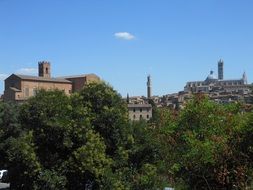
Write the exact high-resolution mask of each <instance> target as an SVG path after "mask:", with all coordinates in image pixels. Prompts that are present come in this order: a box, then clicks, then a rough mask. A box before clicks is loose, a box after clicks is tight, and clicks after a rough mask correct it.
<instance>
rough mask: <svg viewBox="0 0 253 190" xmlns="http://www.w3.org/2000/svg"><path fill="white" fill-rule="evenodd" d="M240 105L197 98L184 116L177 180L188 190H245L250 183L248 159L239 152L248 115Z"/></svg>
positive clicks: (179, 135) (180, 125)
mask: <svg viewBox="0 0 253 190" xmlns="http://www.w3.org/2000/svg"><path fill="white" fill-rule="evenodd" d="M239 110H240V109H239V108H238V105H235V104H234V106H231V105H230V106H223V105H219V104H216V103H214V102H212V101H210V100H208V99H207V98H206V97H204V96H200V95H199V96H196V97H195V98H194V99H193V100H192V101H191V102H189V103H188V104H187V106H186V108H185V109H184V110H183V111H182V112H181V114H180V116H179V119H178V128H177V130H176V131H175V134H174V135H175V136H176V138H175V139H176V141H177V143H176V146H175V150H176V158H177V162H175V164H174V165H173V167H172V169H173V170H174V172H175V174H176V176H180V177H182V178H183V180H184V181H185V182H186V184H188V185H189V187H190V188H189V189H213V188H217V189H218V188H226V189H233V188H236V187H237V188H240V189H241V188H244V187H245V185H246V181H247V180H248V179H249V176H248V174H249V171H250V170H248V169H247V167H248V166H249V165H248V162H247V161H246V160H245V158H246V157H247V156H246V155H242V154H241V153H242V152H241V150H242V149H238V145H239V144H240V138H242V136H241V135H240V133H238V130H239V131H240V130H243V129H244V128H245V127H244V126H245V122H244V121H245V120H246V118H247V117H246V115H242V114H241V112H240V111H239Z"/></svg>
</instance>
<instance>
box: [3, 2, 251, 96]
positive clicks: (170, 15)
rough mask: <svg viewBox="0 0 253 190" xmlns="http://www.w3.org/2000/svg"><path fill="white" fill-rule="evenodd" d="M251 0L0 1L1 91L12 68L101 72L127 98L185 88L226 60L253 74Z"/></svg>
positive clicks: (227, 74) (234, 69) (233, 73)
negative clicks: (148, 85) (46, 64)
mask: <svg viewBox="0 0 253 190" xmlns="http://www.w3.org/2000/svg"><path fill="white" fill-rule="evenodd" d="M252 9H253V1H252V0H204V1H203V0H36V1H35V0H22V1H21V0H0V94H2V93H3V91H4V79H5V78H6V77H8V76H9V75H10V74H12V73H20V74H28V75H37V66H38V61H43V60H46V61H49V62H51V69H52V75H53V76H55V77H57V76H66V75H79V74H88V73H95V74H97V75H98V76H99V77H101V78H102V79H103V80H105V81H106V82H108V83H109V84H110V85H111V86H113V87H114V89H116V90H117V91H118V92H119V93H120V94H121V95H122V96H123V97H125V96H126V94H127V93H129V95H130V96H139V95H146V80H147V75H149V74H150V75H151V78H152V93H153V95H165V94H170V93H174V92H178V91H181V90H183V88H184V86H185V84H186V82H187V81H196V80H205V78H206V77H207V75H208V74H209V72H210V70H214V72H215V74H216V75H217V62H218V60H219V59H223V60H224V78H225V79H237V78H241V77H242V74H243V72H244V71H245V72H246V73H247V77H248V81H249V82H250V83H252V80H253V24H252V20H253V11H252Z"/></svg>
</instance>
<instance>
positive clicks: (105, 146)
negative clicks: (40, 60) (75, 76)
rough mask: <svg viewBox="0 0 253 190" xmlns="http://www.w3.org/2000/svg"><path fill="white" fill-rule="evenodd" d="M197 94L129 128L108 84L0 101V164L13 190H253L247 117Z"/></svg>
mask: <svg viewBox="0 0 253 190" xmlns="http://www.w3.org/2000/svg"><path fill="white" fill-rule="evenodd" d="M243 108H244V107H243V105H241V104H228V105H220V104H216V103H214V102H212V101H210V100H208V99H207V98H206V97H205V96H202V95H198V96H196V97H195V98H194V99H193V100H191V101H189V102H188V103H187V104H186V105H185V107H184V109H182V110H181V111H178V112H175V111H171V110H169V109H166V108H162V109H161V108H155V107H154V109H153V116H154V117H153V118H152V120H151V121H150V122H148V123H147V122H145V121H140V122H130V121H129V120H128V113H127V107H126V103H125V102H124V101H123V100H122V98H121V97H120V95H119V94H118V93H117V92H116V91H115V90H113V88H112V87H110V86H109V85H107V84H104V83H99V84H95V83H94V84H89V85H88V86H86V87H85V88H84V89H83V90H82V91H81V92H78V93H75V94H73V95H71V96H66V95H65V94H64V92H61V91H57V90H55V91H44V90H41V91H39V92H38V93H37V95H36V96H34V97H32V98H30V99H29V100H28V101H27V102H25V103H23V104H20V105H17V104H14V103H3V102H0V140H1V141H0V150H1V154H0V163H1V167H2V168H3V169H8V171H9V180H10V184H11V189H48V190H50V189H52V190H57V189H77V190H78V189H116V190H121V189H122V190H124V189H129V190H130V189H133V190H146V189H148V190H152V189H154V190H156V189H163V188H164V187H168V186H172V187H175V188H176V190H180V189H181V190H183V189H185V190H188V189H189V190H191V189H196V190H197V189H209V190H210V189H246V188H252V187H253V186H252V177H253V164H252V163H253V112H245V109H243Z"/></svg>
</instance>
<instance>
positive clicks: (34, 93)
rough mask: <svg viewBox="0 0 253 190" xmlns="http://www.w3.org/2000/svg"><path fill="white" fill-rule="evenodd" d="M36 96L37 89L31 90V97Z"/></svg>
mask: <svg viewBox="0 0 253 190" xmlns="http://www.w3.org/2000/svg"><path fill="white" fill-rule="evenodd" d="M36 94H37V89H36V88H33V96H35V95H36Z"/></svg>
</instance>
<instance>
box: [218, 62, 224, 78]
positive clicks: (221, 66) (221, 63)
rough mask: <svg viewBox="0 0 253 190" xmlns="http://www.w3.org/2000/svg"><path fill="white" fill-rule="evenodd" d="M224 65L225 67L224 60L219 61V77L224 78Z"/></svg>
mask: <svg viewBox="0 0 253 190" xmlns="http://www.w3.org/2000/svg"><path fill="white" fill-rule="evenodd" d="M223 67H224V62H223V60H221V59H220V60H219V61H218V79H219V80H223Z"/></svg>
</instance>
